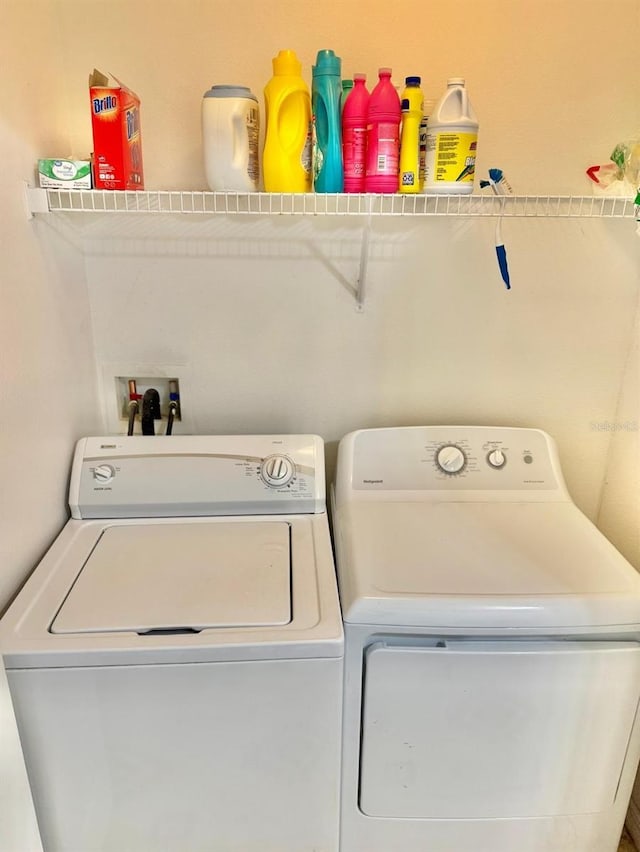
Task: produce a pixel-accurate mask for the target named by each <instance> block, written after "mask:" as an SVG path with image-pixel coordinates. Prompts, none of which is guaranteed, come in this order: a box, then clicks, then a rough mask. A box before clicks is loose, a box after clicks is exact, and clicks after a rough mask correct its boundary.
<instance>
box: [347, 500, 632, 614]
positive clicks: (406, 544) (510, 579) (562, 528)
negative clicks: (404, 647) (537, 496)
mask: <svg viewBox="0 0 640 852" xmlns="http://www.w3.org/2000/svg"><path fill="white" fill-rule="evenodd" d="M334 530H335V534H336V548H337V552H336V561H337V568H338V579H339V582H340V592H341V600H342V607H343V615H344V620H345V622H351V623H354V624H374V625H376V624H381V625H415V626H419V627H442V628H449V627H450V628H456V629H457V628H469V629H474V628H481V629H485V630H486V629H494V628H498V629H499V628H507V629H512V628H527V629H528V628H551V629H555V630H563V629H564V628H591V627H596V626H599V627H607V626H612V625H617V626H621V625H636V626H637V625H640V576H639V575H638V573H637V572H636V571H635V570H634V568H633V567H632V566H631V565H630V564H629V563H628V562H627V561H626V560H625V559H624V558H623V557H622V556H621V555H620V553H618V552H617V551H616V550H615V548H614V547H613V545H611V544H610V543H609V542H608V541H607V540H606V539H605V537H604V536H603V535H602V534H601V533H600V532H599V531H598V530H597V529H596V527H595V526H594V525H593V524H592V523H591V522H590V521H589V520H588V519H587V518H586V517H585V516H584V515H583V514H582V513H581V512H580V510H579V509H577V508H576V507H575V506H574V505H573V504H571V503H566V502H565V503H523V502H513V503H452V502H449V503H429V504H427V503H401V502H393V503H385V502H369V503H365V502H354V503H349V504H346V505H344V506H342V507H341V508H340V509H339V510H338V511H337V512H336V516H335V520H334Z"/></svg>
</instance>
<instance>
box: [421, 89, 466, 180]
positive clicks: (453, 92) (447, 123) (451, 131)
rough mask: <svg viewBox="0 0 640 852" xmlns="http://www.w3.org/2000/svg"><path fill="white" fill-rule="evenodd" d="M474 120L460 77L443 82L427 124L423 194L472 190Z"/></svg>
mask: <svg viewBox="0 0 640 852" xmlns="http://www.w3.org/2000/svg"><path fill="white" fill-rule="evenodd" d="M477 142H478V119H477V118H476V115H475V113H474V111H473V107H472V106H471V104H470V102H469V97H468V95H467V90H466V88H465V85H464V80H463V79H462V77H452V78H451V79H450V80H448V81H447V90H446V92H445V93H444V95H443V96H442V97H441V98H440V100H439V101H438V104H437V106H436V108H435V109H434V111H433V114H432V115H430V116H429V119H428V121H427V152H426V164H425V191H426V192H427V193H436V194H443V195H446V194H452V195H458V194H466V193H470V192H472V191H473V178H474V175H475V164H476V147H477Z"/></svg>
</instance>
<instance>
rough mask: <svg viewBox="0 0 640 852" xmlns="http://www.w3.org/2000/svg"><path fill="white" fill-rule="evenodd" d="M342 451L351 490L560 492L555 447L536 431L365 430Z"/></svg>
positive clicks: (346, 441) (354, 435) (481, 428)
mask: <svg viewBox="0 0 640 852" xmlns="http://www.w3.org/2000/svg"><path fill="white" fill-rule="evenodd" d="M343 445H344V446H343ZM340 452H341V453H346V454H351V456H352V459H351V467H352V478H351V488H352V489H354V490H359V491H432V490H434V491H469V490H472V491H521V490H525V491H548V490H555V489H559V488H561V489H564V483H563V481H562V474H561V472H560V469H559V465H558V463H557V455H556V451H555V445H554V444H553V441H552V440H551V438H550V437H549V436H548V435H547V434H546V433H544V432H542V431H540V430H538V429H519V428H511V427H485V426H421V427H398V428H391V429H369V430H362V431H360V432H354V433H352V434H351V435H349V436H347V438H345V439H344V441H343V443H342V444H341V449H340ZM343 464H344V462H343Z"/></svg>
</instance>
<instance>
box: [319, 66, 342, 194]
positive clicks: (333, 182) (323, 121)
mask: <svg viewBox="0 0 640 852" xmlns="http://www.w3.org/2000/svg"><path fill="white" fill-rule="evenodd" d="M341 96H342V84H341V81H340V57H339V56H336V55H335V53H334V52H333V50H319V51H318V56H317V58H316V64H315V65H314V66H313V73H312V82H311V110H312V112H313V129H314V132H313V175H314V189H315V191H316V192H342V190H343V187H344V173H343V169H342V130H341V127H342V122H341V118H340V99H341Z"/></svg>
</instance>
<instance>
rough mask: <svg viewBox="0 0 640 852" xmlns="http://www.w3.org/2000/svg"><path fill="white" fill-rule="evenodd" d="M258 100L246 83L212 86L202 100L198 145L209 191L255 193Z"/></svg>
mask: <svg viewBox="0 0 640 852" xmlns="http://www.w3.org/2000/svg"><path fill="white" fill-rule="evenodd" d="M259 131H260V116H259V108H258V99H257V98H256V96H255V95H253V94H251V92H250V91H249V89H248V88H247V87H246V86H212V87H211V88H210V89H209V91H208V92H205V94H204V97H203V99H202V144H203V148H204V166H205V172H206V176H207V183H208V185H209V188H210V189H211V190H213V191H214V192H215V191H225V192H256V191H257V190H258V184H259V179H260V160H259V157H258V135H259Z"/></svg>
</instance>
